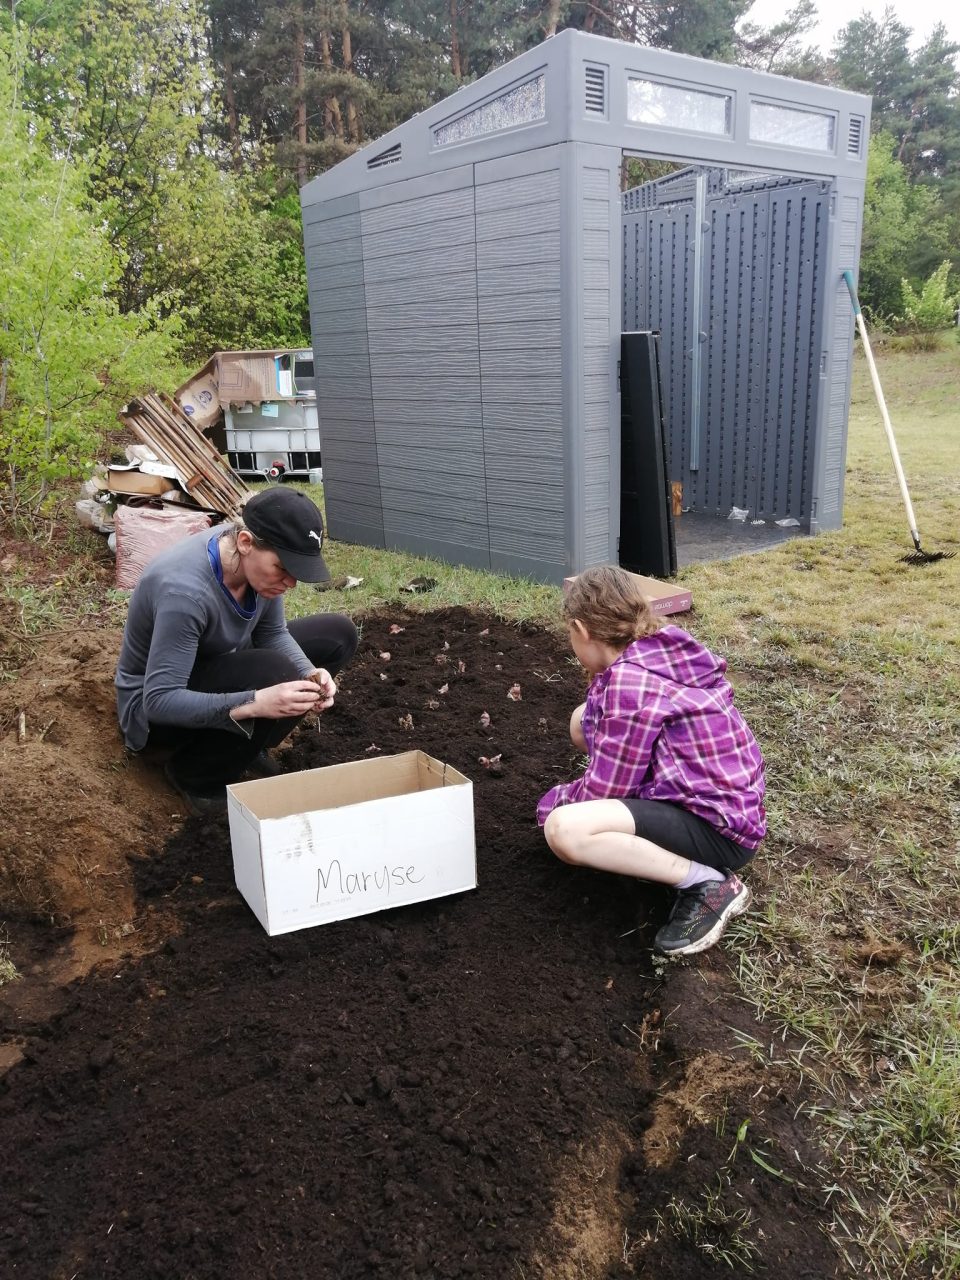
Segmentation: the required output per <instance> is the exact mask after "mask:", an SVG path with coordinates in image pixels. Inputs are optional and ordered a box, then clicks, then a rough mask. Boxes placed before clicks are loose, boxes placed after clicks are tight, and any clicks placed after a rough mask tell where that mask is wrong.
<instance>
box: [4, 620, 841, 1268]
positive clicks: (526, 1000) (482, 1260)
mask: <svg viewBox="0 0 960 1280" xmlns="http://www.w3.org/2000/svg"><path fill="white" fill-rule="evenodd" d="M398 628H402V630H401V629H398ZM78 640H79V643H80V645H81V649H82V643H83V642H82V639H81V638H78ZM387 654H389V657H387V656H385V655H387ZM64 661H65V663H67V659H65V660H64ZM69 662H71V663H74V664H76V665H74V666H69V665H65V667H64V669H63V670H64V676H63V680H62V682H61V684H62V686H63V687H65V688H67V689H69V688H70V687H73V686H75V687H76V688H77V690H78V691H79V690H82V689H83V685H84V681H86V680H89V679H90V678H91V677H90V671H91V669H92V670H95V671H98V672H101V673H102V670H104V669H105V667H103V668H101V665H100V662H99V659H97V658H96V656H95V655H87V656H86V657H80V656H78V655H77V654H73V655H72V656H71V657H70V659H69ZM81 672H85V673H86V674H83V675H82V674H81ZM40 678H41V677H40V668H37V669H36V670H35V671H34V672H33V674H31V675H30V676H29V679H30V680H32V681H34V682H35V681H37V680H38V679H40ZM44 678H46V677H44ZM93 683H94V684H95V685H96V684H97V683H98V680H97V679H96V678H94V679H93ZM515 685H518V686H519V697H516V696H515V697H513V698H511V697H508V693H510V692H511V691H512V690H513V687H514V686H515ZM582 690H583V677H582V673H581V672H580V671H579V669H578V668H576V667H575V666H573V665H571V664H570V662H569V660H568V655H567V652H566V650H565V649H564V648H563V647H562V646H560V645H559V643H558V641H556V640H555V639H554V638H552V637H550V636H547V635H545V634H543V633H542V632H537V631H533V630H526V629H524V628H518V627H511V626H507V625H504V624H502V623H499V622H496V621H494V620H492V619H488V618H481V617H476V616H474V615H471V614H469V613H465V612H464V611H462V610H448V611H445V612H443V613H438V614H433V615H412V614H411V615H407V614H402V613H400V612H397V613H393V614H386V615H383V616H380V617H376V618H368V619H366V620H365V621H364V625H363V638H362V644H361V648H360V651H359V653H358V655H357V658H356V660H355V661H354V663H353V664H352V665H351V667H350V668H349V669H348V671H347V672H346V673H344V676H343V678H342V682H341V692H340V696H339V698H338V702H337V706H336V707H335V709H334V710H333V711H332V712H330V713H328V714H327V715H324V716H323V717H322V718H321V719H320V721H319V731H318V729H317V727H315V725H314V724H305V725H304V726H303V727H302V728H301V730H300V731H299V732H298V734H297V735H296V737H295V739H294V741H293V743H292V745H291V747H290V748H289V750H288V752H287V753H286V763H287V764H288V765H289V766H290V767H297V768H312V767H316V766H319V765H322V764H328V763H335V762H338V761H341V760H347V759H355V758H357V757H358V756H359V755H362V754H364V753H365V752H366V751H368V750H369V751H371V752H375V751H382V752H384V753H393V752H397V751H402V750H406V749H409V748H410V747H412V746H418V747H422V748H423V749H424V750H426V751H428V752H430V753H431V754H432V755H435V756H437V757H439V758H441V759H444V760H447V761H449V762H450V763H451V764H453V765H455V766H456V767H457V768H458V769H461V770H462V771H463V772H465V773H466V774H467V775H468V776H470V777H471V778H472V779H473V780H474V782H475V801H476V819H477V848H478V866H479V879H480V887H479V888H478V890H477V891H475V892H471V893H467V894H462V895H458V896H455V897H451V898H447V899H442V900H439V901H437V902H432V903H424V904H420V905H418V906H414V907H407V908H400V909H397V910H394V911H390V912H386V913H382V914H380V915H376V916H371V917H366V918H361V919H356V920H352V921H345V922H342V923H339V924H334V925H329V926H326V927H323V928H318V929H310V930H305V931H302V932H300V933H293V934H288V935H285V936H283V937H279V938H274V939H270V938H268V937H267V936H266V935H265V934H264V933H263V931H262V929H261V928H260V926H259V924H258V923H257V922H256V920H255V919H254V917H253V915H252V914H251V913H250V911H249V910H248V909H247V907H246V906H245V904H244V903H243V901H242V900H241V899H240V898H239V896H238V894H237V892H236V890H235V887H234V883H233V874H232V863H231V856H230V847H229V835H228V830H227V826H226V823H225V821H206V822H205V821H202V820H199V819H191V820H189V821H187V822H186V823H185V824H184V825H183V826H182V829H179V830H178V831H177V832H176V833H175V834H174V835H173V837H172V838H171V839H170V840H169V842H168V843H167V845H166V846H165V848H164V849H163V850H162V852H160V853H158V854H157V855H156V856H144V855H145V854H146V853H147V851H148V850H149V848H150V844H151V842H152V836H153V834H154V830H153V828H152V826H151V829H150V831H149V833H145V832H144V831H143V829H142V827H140V826H137V825H136V820H135V819H134V818H133V817H132V816H131V815H132V807H131V806H130V805H127V806H126V811H123V810H121V809H119V808H117V809H114V811H113V821H114V823H115V824H116V825H115V832H119V833H122V837H123V838H122V841H120V842H117V841H116V840H114V841H113V842H112V844H111V847H113V848H114V851H115V857H116V858H119V857H120V856H121V850H127V851H129V852H130V853H131V854H133V855H134V856H133V858H132V861H131V862H130V864H129V867H128V868H127V869H126V871H125V872H124V873H123V874H122V875H121V873H120V871H119V863H118V862H116V861H115V862H114V863H113V864H112V865H113V866H114V867H116V868H117V874H118V879H117V882H116V883H117V884H120V883H121V881H122V883H123V885H124V888H123V893H126V892H128V890H129V886H130V885H131V884H132V885H134V886H135V889H134V893H135V901H134V902H133V904H132V907H131V910H133V912H134V914H135V915H136V918H138V919H145V918H152V919H154V920H163V921H165V922H166V923H167V925H168V926H169V927H170V930H171V932H172V933H174V934H175V936H171V937H169V938H168V940H167V941H166V942H165V943H164V944H163V945H162V946H161V947H160V948H158V949H157V950H156V951H154V952H152V953H150V954H146V955H144V956H141V957H140V958H138V959H136V960H130V961H128V962H126V963H116V962H115V963H113V964H111V965H110V966H109V967H107V968H101V969H99V970H98V971H97V972H96V973H94V974H92V975H90V976H89V977H87V978H85V979H83V980H81V981H77V982H75V983H74V984H73V985H72V986H71V987H70V989H69V990H68V991H67V992H66V993H65V997H64V1005H63V1007H62V1008H61V1009H60V1011H59V1012H58V1013H57V1014H56V1016H54V1017H52V1018H51V1017H39V1016H38V1017H35V1018H33V1019H31V1018H30V1017H28V1016H26V1015H25V1014H24V1012H23V1009H22V1006H21V1008H20V1011H19V1013H18V1014H17V1016H16V1017H15V1018H14V1016H13V1015H12V1014H11V1013H10V1012H9V1009H8V1010H7V1011H6V1012H5V1010H4V1005H3V1001H2V999H0V1032H2V1033H4V1034H5V1035H6V1036H7V1037H8V1038H9V1037H10V1036H11V1035H12V1034H13V1033H14V1032H16V1034H17V1036H18V1037H19V1045H20V1049H21V1052H22V1054H23V1058H24V1060H23V1061H22V1062H20V1063H19V1065H17V1066H15V1067H13V1068H12V1069H11V1070H9V1071H8V1072H7V1073H6V1075H5V1076H3V1077H2V1079H0V1147H2V1149H3V1150H4V1151H5V1152H6V1153H7V1155H6V1157H5V1171H4V1191H5V1195H6V1198H7V1200H8V1202H9V1204H10V1205H11V1206H12V1212H10V1213H8V1214H7V1215H6V1218H5V1222H4V1223H3V1224H0V1271H2V1272H3V1274H4V1275H5V1276H7V1275H8V1276H10V1277H12V1278H18V1280H49V1278H51V1277H66V1276H74V1275H76V1276H77V1277H84V1276H90V1277H93V1276H96V1277H97V1278H98V1280H110V1278H111V1277H121V1276H123V1277H127V1276H143V1277H150V1276H170V1275H176V1276H178V1277H182V1278H183V1280H207V1278H209V1280H214V1278H216V1280H221V1277H223V1276H225V1275H235V1274H237V1275H239V1274H255V1275H257V1276H262V1277H278V1278H280V1277H282V1278H284V1280H286V1278H287V1277H294V1276H303V1275H309V1276H311V1277H313V1278H314V1280H353V1278H356V1280H360V1278H361V1277H362V1278H363V1280H370V1278H374V1280H375V1278H376V1277H384V1278H387V1277H389V1278H390V1280H406V1278H407V1277H427V1278H428V1280H429V1278H431V1277H432V1278H434V1280H441V1278H446V1277H470V1276H473V1277H482V1278H483V1280H508V1278H512V1277H517V1278H518V1280H519V1278H520V1277H530V1278H531V1280H532V1278H533V1277H538V1278H540V1280H622V1278H623V1277H628V1276H632V1277H654V1276H656V1277H658V1278H659V1280H694V1278H700V1277H703V1276H704V1275H706V1274H712V1273H713V1270H714V1268H715V1267H716V1266H718V1265H719V1266H721V1267H722V1268H723V1270H725V1271H726V1270H727V1268H726V1267H724V1266H723V1264H724V1263H728V1264H729V1265H731V1266H734V1267H735V1268H740V1269H741V1270H745V1269H748V1268H749V1267H755V1268H767V1269H770V1270H774V1269H776V1271H777V1273H778V1275H779V1276H780V1277H781V1280H795V1278H797V1280H798V1278H799V1277H801V1276H803V1277H809V1276H810V1275H813V1274H816V1275H817V1276H824V1277H826V1276H831V1275H835V1274H841V1271H840V1268H839V1267H838V1264H837V1261H836V1259H835V1258H834V1257H833V1256H832V1254H831V1253H830V1250H829V1246H828V1245H827V1244H826V1243H825V1242H824V1241H823V1240H821V1239H819V1238H818V1239H817V1243H816V1246H815V1247H816V1258H815V1260H814V1264H815V1265H814V1269H813V1270H811V1265H812V1264H811V1257H810V1252H809V1251H810V1248H811V1242H812V1241H813V1240H814V1238H816V1237H817V1236H818V1228H819V1227H820V1226H822V1223H823V1210H822V1209H821V1208H820V1207H819V1206H817V1205H816V1204H815V1203H814V1202H813V1201H812V1199H811V1197H810V1194H809V1192H808V1191H807V1190H806V1189H805V1187H804V1183H805V1181H806V1176H807V1175H806V1172H805V1166H806V1167H810V1166H812V1165H813V1164H815V1162H816V1161H815V1157H814V1156H813V1155H812V1154H811V1153H810V1152H809V1150H808V1149H807V1148H806V1146H805V1140H804V1136H803V1134H802V1132H800V1131H799V1128H798V1125H797V1124H796V1122H795V1121H794V1120H793V1109H794V1108H795V1105H796V1099H787V1098H784V1097H782V1096H780V1094H779V1088H780V1084H781V1082H780V1081H778V1080H777V1079H776V1078H774V1076H773V1075H772V1073H771V1074H768V1075H767V1076H760V1075H758V1074H757V1072H756V1069H755V1068H752V1067H751V1066H750V1064H749V1062H748V1060H747V1059H746V1057H745V1056H744V1055H738V1054H736V1053H735V1052H733V1051H732V1050H730V1051H729V1052H725V1051H724V1046H725V1045H727V1044H729V1043H730V1041H731V1040H732V1036H731V1034H730V1031H729V1026H730V1024H731V1023H740V1024H742V1023H743V1021H744V1017H745V1014H744V1010H743V1006H742V1005H738V1004H737V1003H736V1002H734V1001H732V1000H731V999H730V997H729V993H728V988H727V983H726V980H725V977H724V974H725V969H724V958H723V955H722V953H720V952H711V953H710V954H709V955H708V956H706V957H704V958H703V959H702V960H701V961H700V962H699V963H698V964H697V965H696V966H691V967H689V968H685V967H677V968H673V969H671V970H669V971H668V975H667V976H666V978H665V977H664V975H663V973H662V972H660V971H659V970H658V969H657V968H656V967H655V966H654V964H653V962H652V958H651V953H650V949H649V947H650V941H651V938H652V932H653V930H654V928H655V927H656V925H657V924H658V923H659V922H660V920H661V919H662V915H663V910H664V907H665V897H664V896H663V895H662V894H658V893H657V892H656V891H651V892H650V893H648V894H645V895H644V902H646V903H647V904H648V909H647V910H646V912H645V913H644V919H645V922H644V923H643V924H641V925H640V926H639V928H638V927H637V923H636V921H637V898H636V896H635V894H634V891H633V887H632V886H629V887H628V886H627V885H626V884H625V883H621V882H619V881H618V880H616V879H615V878H613V877H605V876H599V875H590V874H588V873H583V872H576V871H572V870H571V869H570V868H567V867H565V866H563V865H561V864H560V863H559V862H557V861H556V860H555V859H554V858H553V857H552V856H551V855H550V854H549V852H548V851H547V849H546V847H545V845H544V842H543V838H542V835H541V833H540V832H539V830H538V829H537V827H536V824H535V821H534V803H535V800H536V797H537V796H538V795H539V794H540V792H541V791H543V790H544V789H545V788H546V787H547V786H549V785H550V784H551V783H553V782H555V781H556V780H558V779H559V778H562V777H565V776H569V774H570V772H571V770H572V768H573V751H572V748H571V747H570V746H569V742H568V740H566V738H565V735H566V725H567V719H568V715H569V710H570V708H571V706H572V705H573V704H574V703H575V701H576V700H577V699H578V697H580V696H581V694H582ZM514 692H516V691H514ZM84 696H85V699H86V703H85V705H87V706H88V707H89V705H90V699H91V698H92V697H93V696H94V694H93V692H92V691H91V690H90V689H89V688H88V689H87V690H86V693H85V695H84ZM70 705H71V706H74V705H75V704H74V703H72V702H71V704H70ZM97 705H98V706H99V704H97ZM40 706H41V714H46V712H44V711H43V710H42V708H43V707H48V704H46V703H42V704H40ZM48 709H52V704H49V708H48ZM483 712H486V713H487V715H488V716H489V719H490V724H489V725H486V724H485V723H481V717H482V713H483ZM32 714H36V712H34V713H32ZM99 718H100V717H99V715H98V716H94V717H90V719H91V720H92V721H97V720H99ZM38 719H39V722H40V723H42V718H39V717H38ZM411 720H412V725H413V727H412V728H411V727H409V725H410V723H411ZM62 723H63V724H66V721H63V722H62ZM104 731H105V727H104V725H103V724H101V725H100V732H99V733H98V732H95V731H93V730H91V729H90V728H89V727H88V728H87V729H85V730H84V733H85V734H86V736H85V737H82V738H79V739H78V742H79V746H80V748H81V750H82V751H83V752H84V757H83V768H84V773H83V777H84V778H85V779H88V783H89V785H91V787H92V786H96V787H97V788H98V790H97V799H98V801H99V802H101V803H102V802H103V801H104V799H105V798H112V803H114V804H115V805H119V804H120V799H119V798H120V797H123V796H127V797H129V796H130V795H131V794H132V793H131V791H130V790H129V789H128V784H126V779H124V780H123V781H124V783H125V785H123V786H120V785H118V787H117V789H116V790H115V791H114V792H111V790H110V787H109V785H108V783H107V780H106V777H105V774H109V773H110V765H109V763H105V762H106V761H108V760H109V759H110V758H113V759H116V758H117V757H116V756H115V755H114V756H111V755H110V752H109V751H106V750H105V748H104V746H103V744H102V743H101V742H100V733H103V732H104ZM52 732H53V728H52V727H51V731H50V733H48V734H47V735H46V736H45V737H44V739H43V744H46V746H47V748H48V749H49V750H51V751H52V750H54V749H55V748H56V743H55V740H54V739H53V737H52ZM43 744H41V745H43ZM8 749H9V750H10V751H16V750H17V748H16V746H15V744H10V745H9V747H8ZM59 749H60V750H62V751H64V752H66V750H67V748H66V743H65V741H63V740H62V741H61V745H60V748H59ZM111 750H115V748H112V749H111ZM497 756H499V757H500V761H499V766H498V767H497V768H492V769H491V768H489V767H485V766H484V765H483V764H482V763H481V757H484V758H486V759H487V760H488V761H489V760H491V759H493V758H495V757H497ZM59 766H60V768H61V769H64V768H66V766H67V761H66V759H65V758H61V759H59ZM140 770H144V771H145V766H144V765H143V764H142V763H138V764H137V765H136V767H135V770H134V772H136V773H139V771H140ZM65 776H66V775H65V774H62V775H61V777H65ZM138 785H143V786H146V785H147V784H146V782H145V781H144V780H142V779H141V780H140V782H139V783H138ZM74 789H76V774H75V775H74ZM84 812H85V813H86V814H87V816H86V817H85V818H84V819H83V822H84V823H85V824H86V825H87V826H89V824H90V822H91V818H90V814H89V811H87V810H84ZM67 813H68V808H67V807H66V806H64V807H63V815H64V820H65V818H66V814H67ZM72 830H74V831H75V830H76V828H72ZM98 830H102V831H103V832H104V839H105V830H106V829H105V828H104V829H100V828H98ZM59 844H60V836H59V833H58V832H57V831H55V830H51V829H49V828H48V829H47V833H46V845H45V848H46V849H47V851H48V853H49V852H52V851H55V850H57V848H58V846H59ZM37 847H38V848H39V847H40V845H39V844H38V846H37ZM55 865H56V866H57V867H60V866H61V865H63V864H62V862H57V863H56V864H55ZM124 877H126V878H124ZM51 879H55V876H53V875H51ZM13 932H14V959H16V958H17V952H16V943H17V932H16V930H14V931H13ZM11 985H17V984H11ZM8 989H9V988H5V989H4V992H6V991H7V990H8ZM4 992H0V996H2V995H3V994H4Z"/></svg>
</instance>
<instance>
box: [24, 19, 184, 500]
mask: <svg viewBox="0 0 960 1280" xmlns="http://www.w3.org/2000/svg"><path fill="white" fill-rule="evenodd" d="M18 75H19V67H18V60H17V50H16V48H15V46H12V44H10V43H8V44H7V45H6V46H4V45H0V227H2V228H3V235H2V236H0V457H2V458H3V462H2V464H0V466H2V470H0V485H2V487H3V490H5V492H3V491H2V490H0V510H5V512H6V514H8V515H11V514H12V515H16V516H24V515H37V514H39V513H41V512H42V511H43V509H44V506H45V503H46V501H47V498H48V495H49V493H50V490H51V486H53V485H56V484H57V482H59V481H62V480H64V479H67V478H69V477H73V476H80V475H82V474H83V473H84V472H85V470H86V469H87V468H88V467H89V465H90V462H91V461H92V459H93V458H94V457H95V456H96V454H97V452H98V450H99V447H100V444H101V440H102V436H103V434H104V433H105V432H107V431H109V430H111V429H114V428H115V427H116V426H117V424H116V412H117V408H118V406H119V405H120V404H122V403H123V401H124V400H126V399H127V398H129V396H130V395H131V394H133V393H135V392H137V391H142V390H143V389H145V388H146V387H147V386H150V385H152V384H156V383H160V384H161V385H163V384H164V383H165V382H167V381H168V380H169V378H170V376H171V375H172V374H173V373H174V368H175V351H176V343H177V328H178V325H177V323H176V322H174V321H171V320H164V319H161V317H160V315H159V313H158V311H157V309H156V307H155V306H149V307H144V308H143V309H142V310H140V311H134V312H130V313H128V314H126V315H124V314H121V312H120V310H119V307H118V305H117V303H116V301H115V300H114V297H113V293H114V289H115V286H116V283H117V280H118V279H119V277H120V273H121V271H122V267H123V263H122V260H121V258H120V255H119V254H118V253H117V251H116V250H115V249H114V248H113V247H112V246H111V244H110V241H109V239H108V237H107V233H106V231H105V229H104V226H103V220H102V217H101V216H100V215H99V214H98V211H97V210H96V208H95V207H91V205H90V202H89V200H88V197H87V174H86V172H85V169H84V166H83V165H82V164H78V163H75V162H74V161H73V160H72V159H71V157H70V155H69V152H68V153H67V154H65V155H64V154H59V155H54V154H53V153H51V150H50V149H49V148H48V146H47V144H46V140H45V135H44V132H43V128H42V126H41V124H40V122H38V121H37V120H36V119H35V118H34V117H32V116H31V115H30V114H29V113H28V112H26V111H25V110H24V109H23V108H22V106H21V105H20V101H19V97H18Z"/></svg>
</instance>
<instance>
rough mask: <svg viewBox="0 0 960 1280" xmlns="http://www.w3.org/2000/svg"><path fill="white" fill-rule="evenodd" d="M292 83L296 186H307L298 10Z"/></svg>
mask: <svg viewBox="0 0 960 1280" xmlns="http://www.w3.org/2000/svg"><path fill="white" fill-rule="evenodd" d="M293 42H294V58H295V59H296V62H295V65H294V82H295V84H296V87H297V108H296V117H297V186H298V187H304V186H306V184H307V99H306V78H307V77H306V58H307V42H306V39H305V38H304V34H303V10H302V9H300V8H298V10H297V18H296V27H295V28H294V36H293Z"/></svg>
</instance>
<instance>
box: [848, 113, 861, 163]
mask: <svg viewBox="0 0 960 1280" xmlns="http://www.w3.org/2000/svg"><path fill="white" fill-rule="evenodd" d="M862 152H863V116H851V117H850V131H849V133H848V134H847V155H848V156H853V157H854V158H855V159H857V160H859V159H860V156H861V154H862Z"/></svg>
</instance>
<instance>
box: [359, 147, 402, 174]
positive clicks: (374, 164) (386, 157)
mask: <svg viewBox="0 0 960 1280" xmlns="http://www.w3.org/2000/svg"><path fill="white" fill-rule="evenodd" d="M402 146H403V144H402V143H400V142H395V143H394V144H393V146H392V147H387V149H386V151H381V152H380V154H379V155H378V156H371V157H370V159H369V160H368V161H367V168H368V169H382V168H383V166H384V165H385V164H399V162H400V158H401V157H400V149H401V147H402Z"/></svg>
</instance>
